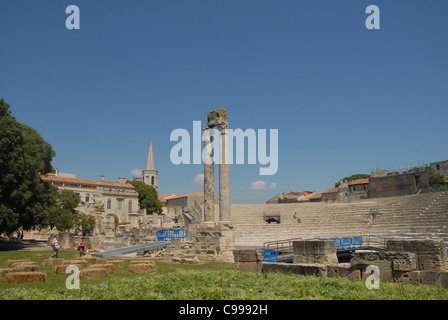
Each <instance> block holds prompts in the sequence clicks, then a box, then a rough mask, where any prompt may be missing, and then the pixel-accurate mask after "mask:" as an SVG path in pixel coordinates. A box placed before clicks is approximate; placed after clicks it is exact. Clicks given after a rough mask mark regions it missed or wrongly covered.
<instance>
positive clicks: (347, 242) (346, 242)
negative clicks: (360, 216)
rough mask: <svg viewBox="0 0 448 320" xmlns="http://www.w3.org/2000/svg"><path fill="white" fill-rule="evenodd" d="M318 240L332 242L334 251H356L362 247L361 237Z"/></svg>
mask: <svg viewBox="0 0 448 320" xmlns="http://www.w3.org/2000/svg"><path fill="white" fill-rule="evenodd" d="M319 240H333V241H334V242H335V245H336V250H348V249H356V248H359V247H361V246H362V244H363V238H362V237H342V238H320V239H319Z"/></svg>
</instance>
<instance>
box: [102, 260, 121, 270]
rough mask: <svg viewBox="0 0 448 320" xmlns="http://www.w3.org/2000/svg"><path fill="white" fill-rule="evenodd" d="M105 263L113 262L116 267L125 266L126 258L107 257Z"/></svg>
mask: <svg viewBox="0 0 448 320" xmlns="http://www.w3.org/2000/svg"><path fill="white" fill-rule="evenodd" d="M104 263H112V264H113V265H114V266H115V268H123V267H124V260H117V259H111V260H109V259H106V260H105V261H104Z"/></svg>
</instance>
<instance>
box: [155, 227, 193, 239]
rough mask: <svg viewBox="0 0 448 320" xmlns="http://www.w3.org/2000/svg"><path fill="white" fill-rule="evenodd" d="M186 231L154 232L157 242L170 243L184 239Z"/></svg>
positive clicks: (168, 230)
mask: <svg viewBox="0 0 448 320" xmlns="http://www.w3.org/2000/svg"><path fill="white" fill-rule="evenodd" d="M186 237H187V229H164V230H159V231H157V232H156V238H157V241H170V240H171V239H185V238H186Z"/></svg>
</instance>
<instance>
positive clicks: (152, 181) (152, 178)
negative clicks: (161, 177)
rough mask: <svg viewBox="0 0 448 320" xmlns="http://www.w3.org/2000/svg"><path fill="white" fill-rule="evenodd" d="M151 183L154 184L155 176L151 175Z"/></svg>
mask: <svg viewBox="0 0 448 320" xmlns="http://www.w3.org/2000/svg"><path fill="white" fill-rule="evenodd" d="M151 185H152V186H153V185H154V177H151Z"/></svg>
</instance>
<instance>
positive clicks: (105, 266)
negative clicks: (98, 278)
mask: <svg viewBox="0 0 448 320" xmlns="http://www.w3.org/2000/svg"><path fill="white" fill-rule="evenodd" d="M89 269H106V271H107V273H114V272H115V266H114V264H112V263H104V264H93V265H91V266H90V267H89Z"/></svg>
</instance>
